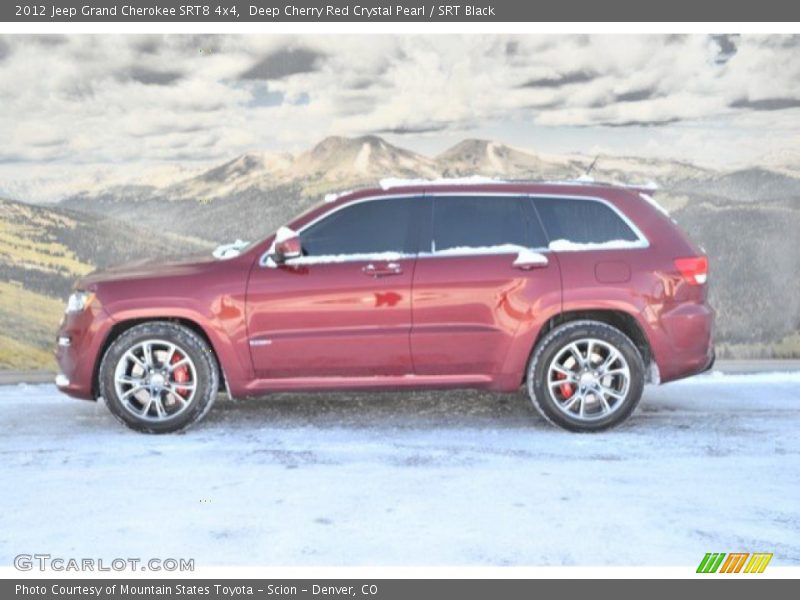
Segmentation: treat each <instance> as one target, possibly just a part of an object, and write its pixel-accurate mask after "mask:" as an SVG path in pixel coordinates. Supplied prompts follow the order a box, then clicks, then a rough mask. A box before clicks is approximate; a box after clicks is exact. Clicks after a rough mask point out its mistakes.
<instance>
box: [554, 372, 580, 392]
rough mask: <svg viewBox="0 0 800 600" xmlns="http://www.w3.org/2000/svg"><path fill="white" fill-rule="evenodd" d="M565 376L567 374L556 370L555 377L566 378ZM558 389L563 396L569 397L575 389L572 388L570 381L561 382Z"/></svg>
mask: <svg viewBox="0 0 800 600" xmlns="http://www.w3.org/2000/svg"><path fill="white" fill-rule="evenodd" d="M566 378H567V376H566V375H564V374H563V373H560V372H556V379H566ZM558 389H559V390H561V395H562V396H563V397H564V398H569V397H570V396H572V392H574V391H575V390H574V389H572V384H571V383H562V384H561V385H560V386H558Z"/></svg>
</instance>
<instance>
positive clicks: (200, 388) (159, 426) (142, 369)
mask: <svg viewBox="0 0 800 600" xmlns="http://www.w3.org/2000/svg"><path fill="white" fill-rule="evenodd" d="M99 388H100V393H101V395H102V396H103V398H104V399H105V401H106V405H107V406H108V408H109V410H110V411H111V413H112V414H113V415H114V416H115V417H116V418H117V419H118V420H120V421H121V422H122V423H124V424H125V425H127V426H128V427H130V428H131V429H135V430H137V431H142V432H145V433H171V432H174V431H179V430H181V429H184V428H186V427H188V426H189V425H191V424H192V423H194V422H196V421H198V420H200V419H201V418H202V417H203V416H204V415H205V414H206V413H207V412H208V411H209V409H210V408H211V405H212V404H213V403H214V399H215V398H216V396H217V390H218V374H217V365H216V360H215V358H214V356H213V354H212V353H211V349H210V348H209V347H208V344H206V342H205V341H204V340H203V339H202V338H201V337H200V336H198V335H197V334H196V333H195V332H194V331H192V330H191V329H188V328H186V327H183V326H181V325H177V324H175V323H170V322H165V321H154V322H149V323H143V324H141V325H136V326H134V327H132V328H131V329H129V330H127V331H126V332H124V333H123V334H122V335H120V336H119V337H118V338H117V339H116V340H114V342H113V343H112V344H111V345H110V346H109V348H108V350H107V351H106V353H105V356H104V357H103V362H102V363H101V365H100V372H99Z"/></svg>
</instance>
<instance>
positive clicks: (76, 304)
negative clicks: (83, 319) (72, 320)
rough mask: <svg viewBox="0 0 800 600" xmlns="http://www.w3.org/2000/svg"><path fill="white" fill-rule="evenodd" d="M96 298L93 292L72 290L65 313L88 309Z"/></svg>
mask: <svg viewBox="0 0 800 600" xmlns="http://www.w3.org/2000/svg"><path fill="white" fill-rule="evenodd" d="M92 300H94V294H93V293H91V292H83V291H77V292H72V294H71V295H70V297H69V299H68V300H67V308H66V309H64V312H65V313H78V312H83V311H84V310H86V309H87V308H88V307H89V305H90V304H91V303H92Z"/></svg>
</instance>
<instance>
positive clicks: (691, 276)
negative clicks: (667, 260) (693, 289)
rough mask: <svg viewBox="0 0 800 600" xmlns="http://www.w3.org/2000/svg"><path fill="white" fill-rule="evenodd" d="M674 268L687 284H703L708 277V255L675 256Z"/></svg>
mask: <svg viewBox="0 0 800 600" xmlns="http://www.w3.org/2000/svg"><path fill="white" fill-rule="evenodd" d="M675 268H676V269H678V271H680V273H681V275H683V278H684V279H685V280H686V281H687V283H688V284H689V285H703V284H704V283H705V282H706V280H707V279H708V257H707V256H692V257H689V258H676V259H675Z"/></svg>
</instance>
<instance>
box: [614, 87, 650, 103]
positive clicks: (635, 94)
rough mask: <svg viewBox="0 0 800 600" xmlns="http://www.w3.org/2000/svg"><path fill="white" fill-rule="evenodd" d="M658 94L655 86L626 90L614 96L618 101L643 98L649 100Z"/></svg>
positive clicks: (638, 100)
mask: <svg viewBox="0 0 800 600" xmlns="http://www.w3.org/2000/svg"><path fill="white" fill-rule="evenodd" d="M655 95H656V89H655V88H646V89H640V90H633V91H631V92H624V93H622V94H617V95H616V96H614V100H615V101H616V102H641V101H642V100H649V99H650V98H653V97H654V96H655Z"/></svg>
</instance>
